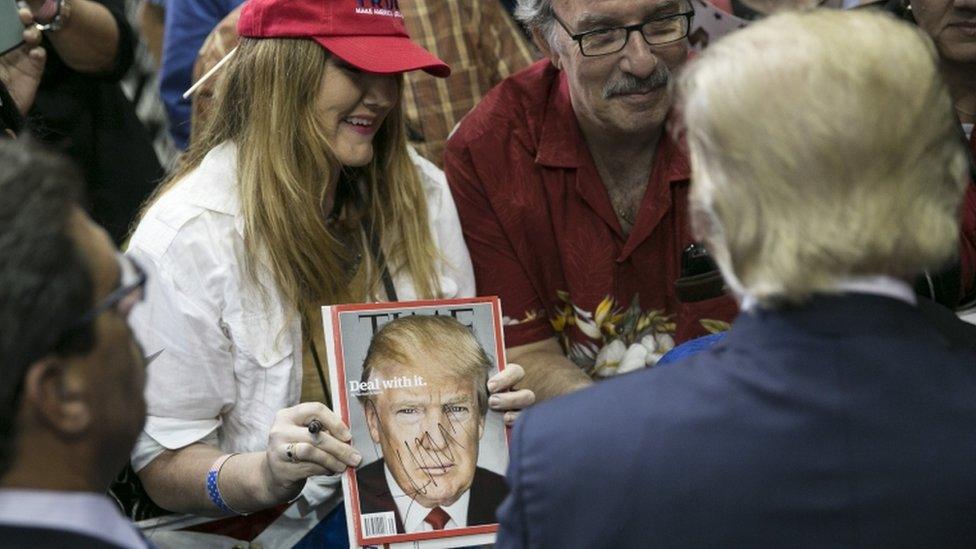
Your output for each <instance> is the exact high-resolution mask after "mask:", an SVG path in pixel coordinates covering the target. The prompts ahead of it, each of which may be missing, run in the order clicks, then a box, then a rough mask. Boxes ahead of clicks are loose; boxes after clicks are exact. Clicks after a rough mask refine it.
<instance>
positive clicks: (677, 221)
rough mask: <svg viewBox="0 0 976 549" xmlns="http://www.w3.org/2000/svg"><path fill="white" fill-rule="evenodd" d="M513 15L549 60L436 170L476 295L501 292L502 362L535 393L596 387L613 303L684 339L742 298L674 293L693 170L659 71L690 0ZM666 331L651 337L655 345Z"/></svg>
mask: <svg viewBox="0 0 976 549" xmlns="http://www.w3.org/2000/svg"><path fill="white" fill-rule="evenodd" d="M518 13H519V16H520V18H521V19H522V22H523V23H525V24H526V25H527V26H528V27H529V28H530V29H531V30H532V32H533V35H534V38H535V41H536V43H537V44H538V45H539V47H540V48H541V50H542V51H543V53H544V54H545V56H546V57H547V59H545V60H543V61H541V62H539V63H536V64H535V65H533V66H531V67H530V68H528V69H526V70H525V71H522V72H521V73H519V74H516V75H515V76H512V77H510V78H509V79H508V80H506V81H504V82H503V83H502V84H500V85H499V86H498V87H496V88H495V89H494V90H493V91H492V92H491V93H489V95H488V96H486V97H485V99H484V100H483V101H482V103H481V104H480V105H479V106H478V107H476V108H475V109H474V110H473V111H472V112H471V113H470V114H469V115H468V116H467V117H466V118H465V119H464V120H463V121H462V123H461V125H460V126H459V128H458V130H457V131H456V133H455V134H454V135H453V137H452V138H451V139H450V141H449V142H448V146H447V151H446V154H445V170H446V172H447V177H448V181H449V183H450V185H451V189H452V191H453V193H454V199H455V201H456V203H457V208H458V213H459V215H460V218H461V225H462V228H463V230H464V234H465V239H466V241H467V244H468V248H469V250H470V252H471V256H472V260H473V262H474V267H475V275H476V278H477V282H478V292H479V293H480V294H483V295H490V294H496V295H498V296H500V297H501V300H502V308H503V311H504V314H505V316H506V317H507V318H506V324H507V326H506V341H507V345H508V347H509V348H508V359H509V360H510V361H512V362H518V363H520V364H522V365H523V367H524V368H525V370H526V378H525V381H524V383H523V384H524V385H525V386H526V387H528V388H531V389H533V390H534V391H535V392H536V395H537V396H538V398H540V399H544V398H548V397H552V396H556V395H559V394H563V393H567V392H570V391H572V390H575V389H578V388H581V387H584V386H586V385H588V384H589V383H590V377H589V376H588V375H587V374H586V373H585V371H592V370H593V366H594V363H595V362H597V360H598V358H599V356H598V355H600V352H601V350H603V349H604V348H605V346H606V344H607V343H608V342H609V340H611V339H613V337H614V335H615V334H616V333H618V332H619V331H620V330H621V329H622V328H623V326H621V325H620V324H621V322H620V318H621V316H620V315H615V314H614V312H619V311H620V310H621V309H627V308H628V307H629V306H630V305H631V303H633V302H635V301H636V303H637V306H638V308H639V309H640V310H642V311H644V312H645V313H647V312H650V311H661V312H662V313H663V314H665V315H668V316H669V317H670V320H671V321H673V323H674V328H675V339H677V340H678V341H679V342H680V341H682V340H684V339H688V338H690V337H694V336H697V335H702V334H704V333H706V329H705V325H703V324H702V322H701V320H703V319H714V320H721V321H728V320H731V318H732V317H733V316H734V315H735V313H736V311H737V307H736V305H735V302H734V301H733V300H732V299H731V298H730V297H728V296H725V295H721V294H719V295H718V296H717V297H712V298H710V299H701V300H698V301H694V302H687V303H685V302H681V301H680V300H679V299H678V297H677V291H676V289H675V281H676V280H677V279H678V278H679V277H680V276H681V272H680V271H681V257H682V251H683V250H684V249H685V248H686V247H687V246H689V245H690V244H691V243H692V236H691V231H690V228H689V222H688V211H687V210H688V207H687V192H688V185H689V172H690V166H689V163H688V160H687V158H686V156H685V154H684V152H682V151H681V149H680V148H679V147H678V145H676V144H675V143H674V142H673V141H672V140H671V139H670V138H669V135H668V133H667V131H666V122H667V119H668V115H669V112H670V110H671V103H672V96H671V91H670V88H669V86H668V83H669V82H670V80H671V78H672V75H673V74H674V72H675V71H676V70H677V69H678V67H680V66H681V65H682V64H683V63H684V61H685V60H686V58H687V55H688V42H687V35H688V29H689V26H690V22H691V18H692V16H693V10H692V7H691V4H690V3H689V2H688V0H600V1H598V2H594V1H592V0H528V1H526V0H523V1H521V2H520V4H519V10H518ZM611 300H612V301H611ZM662 328H663V330H666V329H667V328H665V327H662ZM668 340H669V338H667V337H663V338H662V337H659V338H657V341H656V343H655V341H654V339H653V338H652V339H651V340H647V339H645V341H647V342H648V345H649V346H650V347H651V348H649V349H648V351H654V350H655V349H654V347H655V345H657V346H658V347H660V346H666V345H667V344H668V343H669V341H668ZM618 346H620V345H619V344H618ZM657 350H660V349H657ZM567 355H568V356H567Z"/></svg>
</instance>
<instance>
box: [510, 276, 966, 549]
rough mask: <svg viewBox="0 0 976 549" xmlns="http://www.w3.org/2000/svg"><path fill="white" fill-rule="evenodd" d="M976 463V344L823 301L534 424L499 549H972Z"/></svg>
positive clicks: (553, 407) (541, 412) (923, 312)
mask: <svg viewBox="0 0 976 549" xmlns="http://www.w3.org/2000/svg"><path fill="white" fill-rule="evenodd" d="M974 460H976V327H974V326H972V325H968V324H964V323H962V322H961V321H959V320H958V319H956V318H955V317H954V315H952V313H951V312H949V311H948V310H945V309H939V308H935V307H929V306H922V307H916V306H912V305H910V304H909V303H906V302H904V301H898V300H895V299H889V298H886V297H880V296H872V295H865V294H848V295H844V296H833V297H825V296H821V297H816V298H814V299H813V300H812V301H811V302H809V303H808V304H806V305H804V306H800V307H795V308H790V309H782V310H776V311H774V310H756V311H753V312H748V313H743V314H741V315H740V317H739V319H737V320H736V322H735V323H734V325H733V327H732V329H731V331H730V332H729V335H728V337H727V338H726V339H725V340H724V341H722V342H720V343H717V344H716V345H715V346H713V347H712V348H710V349H708V350H707V351H704V352H702V353H700V354H698V355H695V356H692V357H689V358H688V359H686V360H684V361H681V362H677V363H675V364H672V365H668V366H663V367H660V368H654V369H650V370H644V371H640V372H635V373H634V374H629V375H625V376H622V377H621V378H617V379H612V380H609V381H606V382H603V383H599V384H597V385H596V386H594V387H592V388H589V389H585V390H583V391H580V392H578V393H575V394H571V395H568V396H565V397H561V398H558V399H555V400H553V401H551V402H547V403H543V404H541V405H539V406H536V407H534V408H531V409H529V410H527V411H525V412H523V416H522V417H521V418H520V419H519V421H518V422H517V425H516V427H515V431H514V434H513V436H512V439H511V456H510V462H509V469H508V474H507V476H506V480H507V482H508V484H509V486H510V488H511V493H510V495H509V497H508V498H507V499H506V500H505V502H504V503H503V504H502V506H501V508H500V509H499V511H498V514H499V519H500V527H499V537H498V543H497V546H498V547H500V548H511V547H588V548H593V547H976V461H974Z"/></svg>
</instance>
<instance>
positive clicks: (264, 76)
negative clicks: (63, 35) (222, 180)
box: [143, 38, 440, 320]
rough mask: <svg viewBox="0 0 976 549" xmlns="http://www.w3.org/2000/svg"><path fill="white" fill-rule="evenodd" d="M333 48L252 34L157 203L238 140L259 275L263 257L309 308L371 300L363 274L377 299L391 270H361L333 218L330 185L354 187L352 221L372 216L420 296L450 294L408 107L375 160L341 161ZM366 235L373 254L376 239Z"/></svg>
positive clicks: (288, 292)
mask: <svg viewBox="0 0 976 549" xmlns="http://www.w3.org/2000/svg"><path fill="white" fill-rule="evenodd" d="M328 56H329V54H328V52H326V51H325V50H323V49H322V48H321V47H320V46H319V45H318V44H316V43H314V42H312V41H310V40H305V39H261V40H256V39H249V38H242V39H241V41H240V44H239V46H238V48H237V53H236V54H235V55H234V57H233V58H232V59H231V60H230V61H229V63H228V65H227V67H226V68H225V69H224V74H223V76H222V78H221V82H220V83H219V84H218V87H217V94H216V98H215V101H214V105H213V111H212V113H211V115H210V117H209V119H208V121H207V123H206V126H205V127H204V128H203V130H202V132H201V133H200V135H199V137H198V138H195V140H194V142H193V143H192V145H191V148H190V149H189V150H188V151H187V153H186V154H185V155H184V156H183V158H182V159H181V163H180V165H179V167H178V169H177V170H176V171H175V172H174V173H173V174H172V175H171V176H170V177H169V179H168V180H167V181H166V182H165V183H164V184H163V185H161V186H160V188H159V190H158V191H157V193H156V194H155V195H154V196H153V197H152V198H151V199H150V201H149V202H148V204H147V208H148V206H149V205H151V204H152V203H153V202H154V201H155V200H156V199H157V198H158V197H159V196H161V195H162V194H164V193H165V192H166V191H168V190H169V189H171V188H173V187H174V186H176V185H178V184H179V182H180V180H181V179H183V178H184V177H185V176H186V175H187V174H188V173H190V172H191V171H192V170H194V169H196V168H197V167H198V166H199V165H200V163H201V161H202V160H203V158H204V157H205V156H206V154H207V153H208V152H209V151H210V150H211V149H213V148H214V147H216V146H218V145H220V144H222V143H225V142H234V143H236V145H237V148H238V154H237V185H238V189H239V193H240V203H241V213H242V215H243V217H244V240H245V243H246V246H245V257H244V258H243V259H244V261H245V265H246V268H247V272H248V273H249V276H250V277H251V280H252V281H256V280H257V278H256V276H255V272H256V271H255V269H256V265H257V263H258V257H259V256H261V255H263V256H264V257H266V258H267V259H268V262H269V264H270V267H271V271H272V274H273V276H274V280H275V282H276V283H277V286H278V291H279V292H280V295H281V297H282V298H283V299H284V300H285V301H286V302H287V303H288V304H290V305H292V306H293V307H295V308H296V309H298V310H299V311H302V314H303V316H304V311H305V309H306V308H310V307H312V308H314V307H313V306H314V305H316V304H330V303H341V302H343V301H359V300H361V299H363V298H364V297H365V296H364V295H362V294H361V293H359V294H357V292H356V291H355V290H353V289H351V288H350V283H351V282H352V279H353V278H355V279H357V280H360V281H362V282H364V288H365V291H366V294H367V295H371V294H372V293H373V292H375V290H376V288H377V287H378V284H379V280H380V273H381V269H382V268H383V267H384V266H382V265H378V264H377V263H376V262H370V261H367V262H364V263H363V264H362V265H361V266H360V268H359V272H358V273H357V274H356V276H355V277H353V276H351V275H350V273H348V272H346V267H345V266H346V265H348V264H349V262H350V260H351V259H353V258H352V257H350V256H351V255H354V254H355V252H351V251H350V250H347V249H345V247H344V246H343V245H342V244H341V243H340V242H339V241H338V240H337V239H336V238H335V236H333V234H332V233H331V231H330V229H329V227H328V226H327V225H326V217H327V215H329V213H330V212H326V211H324V208H325V203H326V197H327V194H328V191H329V189H331V188H332V187H333V186H336V185H340V189H341V190H343V191H344V192H347V193H350V194H352V195H354V199H352V200H348V201H346V203H345V204H344V208H345V211H344V216H343V222H344V224H345V225H346V227H347V228H348V229H350V230H352V231H353V232H354V233H355V234H359V230H358V228H359V223H360V221H361V220H362V219H363V218H364V217H365V218H366V219H368V220H369V225H370V226H371V228H372V231H373V232H374V233H375V234H376V237H377V238H378V241H379V242H381V243H382V244H383V249H384V250H388V253H389V256H390V257H389V263H391V264H393V265H398V266H400V267H401V268H404V269H406V270H407V271H408V272H409V273H410V275H411V277H412V279H413V282H414V286H415V288H416V290H417V293H418V296H420V297H425V298H435V297H440V295H439V286H438V282H437V280H438V279H437V275H436V271H435V262H436V260H437V257H438V254H437V251H436V248H435V246H434V243H433V238H432V236H431V232H430V226H429V223H428V215H427V205H426V199H425V196H424V192H423V188H422V186H421V183H420V179H419V176H418V174H417V171H416V168H415V166H414V164H413V162H412V160H411V159H410V158H409V155H408V153H407V148H406V138H405V130H404V122H403V113H402V110H401V108H400V106H399V103H398V105H397V106H396V107H395V108H394V109H393V110H392V111H391V112H390V113H389V114H388V115H387V117H386V120H385V121H384V122H383V125H382V126H381V127H380V129H379V130H378V132H377V134H376V136H375V138H374V141H373V145H374V151H375V154H374V156H373V160H372V161H371V162H370V164H369V165H367V166H366V167H364V168H355V169H353V168H342V167H341V166H340V165H339V162H338V160H337V159H336V158H335V156H334V154H333V153H332V148H331V146H330V143H329V139H328V137H327V136H326V135H325V134H324V133H323V130H322V128H323V124H322V122H321V121H320V119H319V115H318V113H317V111H316V97H317V94H318V90H319V86H320V83H321V80H322V74H323V72H324V71H325V66H326V61H327V60H328ZM400 88H401V89H402V81H401V83H400ZM340 173H341V174H342V175H340V176H338V177H337V176H336V174H340ZM357 180H362V181H363V182H364V189H362V190H361V191H362V193H361V194H362V195H363V196H355V195H357V194H358V193H359V192H360V189H358V185H357V184H356V183H355V181H357ZM341 185H345V186H346V188H345V189H342V187H341ZM143 212H145V209H144V210H143ZM370 236H371V235H367V237H366V238H370ZM357 241H358V242H357V246H358V247H359V248H360V249H361V253H362V254H363V256H365V257H369V255H370V254H369V253H368V251H367V246H368V244H367V242H363V241H362V239H358V238H357ZM262 289H263V288H262ZM263 290H264V289H263ZM305 320H308V319H305Z"/></svg>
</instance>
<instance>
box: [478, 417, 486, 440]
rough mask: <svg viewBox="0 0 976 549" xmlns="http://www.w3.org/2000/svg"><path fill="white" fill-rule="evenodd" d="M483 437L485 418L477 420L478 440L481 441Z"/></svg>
mask: <svg viewBox="0 0 976 549" xmlns="http://www.w3.org/2000/svg"><path fill="white" fill-rule="evenodd" d="M483 436H485V416H481V418H480V419H478V440H481V437H483Z"/></svg>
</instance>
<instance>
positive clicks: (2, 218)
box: [0, 141, 146, 549]
mask: <svg viewBox="0 0 976 549" xmlns="http://www.w3.org/2000/svg"><path fill="white" fill-rule="evenodd" d="M0 166H3V170H2V171H0V194H2V195H3V197H4V200H3V201H2V202H0V234H2V235H3V238H2V239H0V257H2V260H0V354H2V356H3V357H4V358H3V362H2V363H0V540H2V542H0V545H3V546H4V547H12V548H24V549H34V548H37V547H93V548H99V547H105V548H109V547H115V548H118V547H127V548H143V547H146V543H145V541H144V540H143V539H142V537H141V536H140V535H139V533H138V531H137V530H136V529H135V528H134V527H133V525H132V524H131V523H129V521H128V520H126V519H125V518H124V517H123V516H122V515H121V514H120V513H119V510H118V509H117V508H116V507H115V504H114V503H113V502H112V501H111V500H110V499H109V498H107V497H106V496H105V495H104V493H105V490H106V489H107V488H108V484H109V482H110V481H111V479H112V477H113V476H115V474H116V472H118V470H119V469H121V468H122V465H123V464H124V463H125V461H126V459H127V457H128V454H129V451H130V450H131V449H132V444H133V443H134V442H135V440H136V436H138V434H139V431H140V429H141V428H142V424H143V421H144V419H145V402H144V400H143V397H142V389H143V384H144V379H145V374H144V370H143V359H142V354H141V352H140V351H141V350H140V349H139V346H138V345H137V343H136V341H135V339H134V338H133V335H132V332H131V331H130V329H129V326H128V324H127V316H128V313H129V311H130V310H131V308H132V305H133V304H134V303H135V302H136V301H137V300H138V299H139V298H140V295H141V292H142V286H143V284H144V283H145V277H144V276H143V275H141V272H140V271H139V269H138V267H137V266H136V265H135V264H134V263H132V262H131V260H129V259H126V258H125V256H123V255H121V253H120V252H119V251H118V250H117V249H116V248H115V246H114V245H113V244H112V241H111V239H110V238H109V236H108V234H107V233H106V232H105V231H104V230H103V229H101V228H100V227H98V226H97V225H96V224H95V223H93V222H92V221H91V219H90V218H89V217H88V216H87V215H86V214H85V213H84V211H83V210H82V209H81V207H80V206H79V203H78V199H79V196H80V194H81V185H80V178H79V177H78V176H77V175H76V173H75V171H74V170H73V169H71V168H70V167H69V166H67V165H66V163H65V162H64V161H63V160H59V159H56V158H54V157H53V156H51V155H49V154H47V153H41V152H38V151H36V150H34V149H32V148H30V147H28V146H26V145H25V144H24V143H23V142H19V141H18V142H14V141H0Z"/></svg>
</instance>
